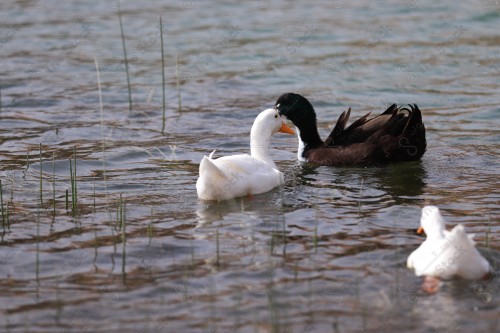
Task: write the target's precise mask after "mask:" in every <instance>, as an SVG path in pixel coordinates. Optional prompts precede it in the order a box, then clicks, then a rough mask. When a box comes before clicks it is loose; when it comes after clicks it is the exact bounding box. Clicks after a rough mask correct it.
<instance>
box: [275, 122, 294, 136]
mask: <svg viewBox="0 0 500 333" xmlns="http://www.w3.org/2000/svg"><path fill="white" fill-rule="evenodd" d="M278 132H281V133H288V134H295V132H294V131H293V129H291V128H290V127H288V126H287V125H286V124H285V123H281V127H280V129H279V130H278Z"/></svg>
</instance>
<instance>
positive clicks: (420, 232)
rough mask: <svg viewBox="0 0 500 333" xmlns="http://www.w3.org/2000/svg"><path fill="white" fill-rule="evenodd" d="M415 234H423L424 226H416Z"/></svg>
mask: <svg viewBox="0 0 500 333" xmlns="http://www.w3.org/2000/svg"><path fill="white" fill-rule="evenodd" d="M417 234H419V235H424V234H425V231H424V228H422V227H418V229H417Z"/></svg>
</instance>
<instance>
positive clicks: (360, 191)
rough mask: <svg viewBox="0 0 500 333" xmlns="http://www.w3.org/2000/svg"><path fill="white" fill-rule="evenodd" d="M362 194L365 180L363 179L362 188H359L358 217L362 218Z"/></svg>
mask: <svg viewBox="0 0 500 333" xmlns="http://www.w3.org/2000/svg"><path fill="white" fill-rule="evenodd" d="M362 194H363V178H361V187H360V188H359V198H358V216H361V195H362Z"/></svg>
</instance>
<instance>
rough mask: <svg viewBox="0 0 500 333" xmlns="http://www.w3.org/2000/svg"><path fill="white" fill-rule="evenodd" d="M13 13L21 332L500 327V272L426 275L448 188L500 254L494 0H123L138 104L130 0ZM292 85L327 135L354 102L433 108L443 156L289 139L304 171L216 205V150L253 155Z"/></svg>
mask: <svg viewBox="0 0 500 333" xmlns="http://www.w3.org/2000/svg"><path fill="white" fill-rule="evenodd" d="M1 7H2V8H1V9H2V10H1V14H0V55H1V57H0V59H2V60H1V63H2V67H1V68H2V72H1V75H0V180H1V187H2V191H1V193H2V197H1V204H0V206H1V207H0V209H1V212H2V215H1V216H0V219H1V226H0V235H1V238H0V265H1V267H2V270H1V271H0V272H1V277H0V290H2V291H3V292H2V293H0V304H1V305H2V306H1V308H2V310H1V311H0V327H1V329H0V331H5V332H46V331H50V332H62V331H64V332H81V331H102V330H103V329H106V330H113V331H115V330H116V331H120V332H166V331H169V332H170V331H172V332H174V331H175V332H177V331H179V332H180V331H182V332H304V331H311V332H313V331H317V332H353V331H365V332H380V331H382V330H383V331H384V332H403V331H404V332H407V331H412V332H428V331H446V332H452V331H462V332H469V331H475V332H486V331H488V332H493V331H495V329H496V328H497V326H498V323H497V321H498V319H497V317H498V315H497V314H498V305H499V297H500V293H499V285H498V278H493V279H492V280H490V281H451V282H444V283H443V284H442V285H441V288H440V291H439V292H438V293H436V294H433V295H428V294H426V293H424V292H423V291H422V290H421V283H422V280H421V279H419V278H416V277H414V276H413V273H412V272H411V271H409V270H407V269H406V258H407V256H408V255H409V253H411V251H412V250H413V249H415V248H416V247H417V246H418V244H420V243H421V242H422V240H423V239H422V238H420V237H418V236H417V235H415V233H414V230H415V229H416V227H417V226H418V223H419V218H420V208H421V207H422V206H423V205H425V204H436V205H438V206H440V207H441V209H442V211H443V214H444V215H445V216H446V218H447V220H448V221H449V224H450V227H451V226H452V225H454V224H456V223H463V224H464V225H465V226H466V228H467V231H468V232H471V233H474V234H476V242H477V245H478V247H479V249H480V251H481V252H482V253H483V254H484V255H485V256H486V258H488V261H489V262H490V263H491V265H492V266H493V267H494V268H495V269H496V270H498V262H499V260H500V252H499V247H498V242H497V240H498V234H499V233H500V227H499V226H498V223H497V222H498V220H499V217H500V205H499V201H500V193H499V192H498V188H500V183H499V179H500V178H499V177H498V175H499V170H500V169H499V163H498V158H497V156H498V154H499V152H500V145H499V142H500V141H499V138H500V132H499V130H498V126H497V122H498V116H497V114H498V111H499V108H498V104H499V100H498V91H499V88H500V71H499V68H500V48H499V43H498V37H497V31H496V27H497V26H498V23H499V22H498V21H499V19H500V16H499V15H498V8H497V6H496V5H495V3H494V2H489V3H487V2H484V1H483V2H478V3H472V2H461V3H457V2H451V1H445V2H439V3H424V2H418V3H417V2H411V3H395V2H394V3H392V2H391V3H390V4H381V3H378V2H376V3H375V2H364V1H355V2H352V3H347V2H342V1H335V2H324V3H314V4H307V5H306V4H305V3H300V2H298V1H292V2H290V1H281V0H276V1H249V2H244V3H240V4H238V6H234V5H231V4H218V5H215V4H212V3H208V2H207V3H205V2H196V1H194V2H193V1H179V2H175V3H174V2H161V1H148V2H141V3H138V2H137V3H135V2H124V1H122V3H121V10H122V19H123V23H124V34H125V45H126V48H127V58H128V60H129V66H128V67H129V74H130V84H131V93H132V101H133V110H132V111H131V112H129V111H128V108H129V104H128V88H127V73H126V68H125V65H124V62H123V59H124V54H123V44H122V40H121V37H120V29H119V24H118V17H117V6H116V3H115V2H114V1H93V2H92V3H90V4H89V2H85V5H84V2H81V3H77V2H60V3H59V2H58V3H56V2H49V1H33V2H30V1H11V2H9V3H8V4H2V5H1ZM159 15H161V16H162V19H163V24H164V31H163V32H164V42H165V43H164V54H165V58H164V60H165V77H164V78H165V106H166V114H165V124H163V112H162V108H163V86H162V82H163V78H162V71H161V58H160V57H161V52H160V46H161V44H160V34H159V30H158V27H159V18H158V16H159ZM177 56H178V57H177ZM94 57H95V58H96V59H97V61H98V67H99V73H100V79H101V91H102V101H103V113H102V115H101V113H100V112H99V110H100V107H99V94H98V86H97V75H96V71H95V64H94ZM177 58H178V61H176V59H177ZM287 91H296V92H298V93H301V94H304V95H305V96H307V97H308V99H310V100H311V101H312V102H313V104H314V105H315V108H316V111H317V113H318V120H319V122H318V128H319V132H320V135H321V136H322V137H325V136H326V135H327V134H328V133H329V132H330V130H331V128H332V124H333V123H334V121H336V119H337V118H338V116H339V115H340V113H341V112H342V111H344V110H346V109H347V108H348V107H352V108H353V118H357V117H359V116H361V115H364V114H365V113H366V112H368V111H373V112H374V113H377V112H380V111H381V110H383V109H385V108H386V107H387V105H390V104H392V103H398V104H403V103H417V104H418V105H419V107H420V109H421V110H422V112H423V118H424V122H425V125H426V129H427V141H428V151H427V152H426V154H425V155H424V157H423V158H422V160H421V161H417V162H411V163H401V164H397V165H387V166H383V167H379V168H330V167H317V166H313V165H309V164H304V163H300V162H298V161H296V148H297V142H296V138H293V137H286V136H279V135H277V136H275V137H273V147H272V156H273V157H274V158H275V160H276V163H277V165H278V166H279V168H280V169H281V170H282V171H283V173H284V175H285V185H284V186H283V187H281V188H278V189H275V190H273V191H271V192H269V193H265V194H261V195H256V196H252V197H245V198H239V199H235V200H230V201H224V202H219V203H215V202H203V201H199V200H198V199H197V197H196V190H195V182H196V179H197V176H198V163H199V161H200V160H201V158H202V156H203V155H206V154H209V153H210V152H211V151H213V150H214V149H216V150H217V154H220V155H219V156H222V155H229V154H235V153H243V152H248V150H249V149H248V143H249V131H250V127H251V124H252V122H253V120H254V117H255V116H256V115H257V114H258V113H259V112H260V111H261V110H263V109H266V108H268V107H270V106H272V104H273V103H274V101H275V100H276V98H277V97H278V96H280V95H281V94H282V93H284V92H287ZM179 102H180V103H179ZM179 104H181V106H180V107H179ZM179 109H180V110H179ZM163 125H165V131H164V133H162V128H163ZM40 144H41V146H40ZM75 155H76V156H75ZM75 157H76V178H74V177H73V175H74V174H73V175H72V174H71V173H70V161H69V160H70V159H72V162H71V165H72V166H75V165H74V164H73V163H74V161H75V159H74V158H75Z"/></svg>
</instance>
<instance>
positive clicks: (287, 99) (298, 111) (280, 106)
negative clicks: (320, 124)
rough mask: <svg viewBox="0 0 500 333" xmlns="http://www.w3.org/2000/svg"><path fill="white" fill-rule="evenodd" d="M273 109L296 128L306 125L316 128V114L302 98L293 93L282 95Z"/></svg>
mask: <svg viewBox="0 0 500 333" xmlns="http://www.w3.org/2000/svg"><path fill="white" fill-rule="evenodd" d="M274 107H275V108H276V109H277V110H278V112H279V113H280V115H281V116H282V117H284V118H286V119H289V120H290V121H292V122H293V124H294V125H295V126H297V127H298V128H301V127H302V125H304V124H306V123H312V124H314V126H316V112H314V108H313V107H312V105H311V103H309V101H308V100H307V99H306V98H305V97H304V96H301V95H299V94H294V93H286V94H283V95H281V96H280V98H278V100H277V101H276V104H275V106H274Z"/></svg>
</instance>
